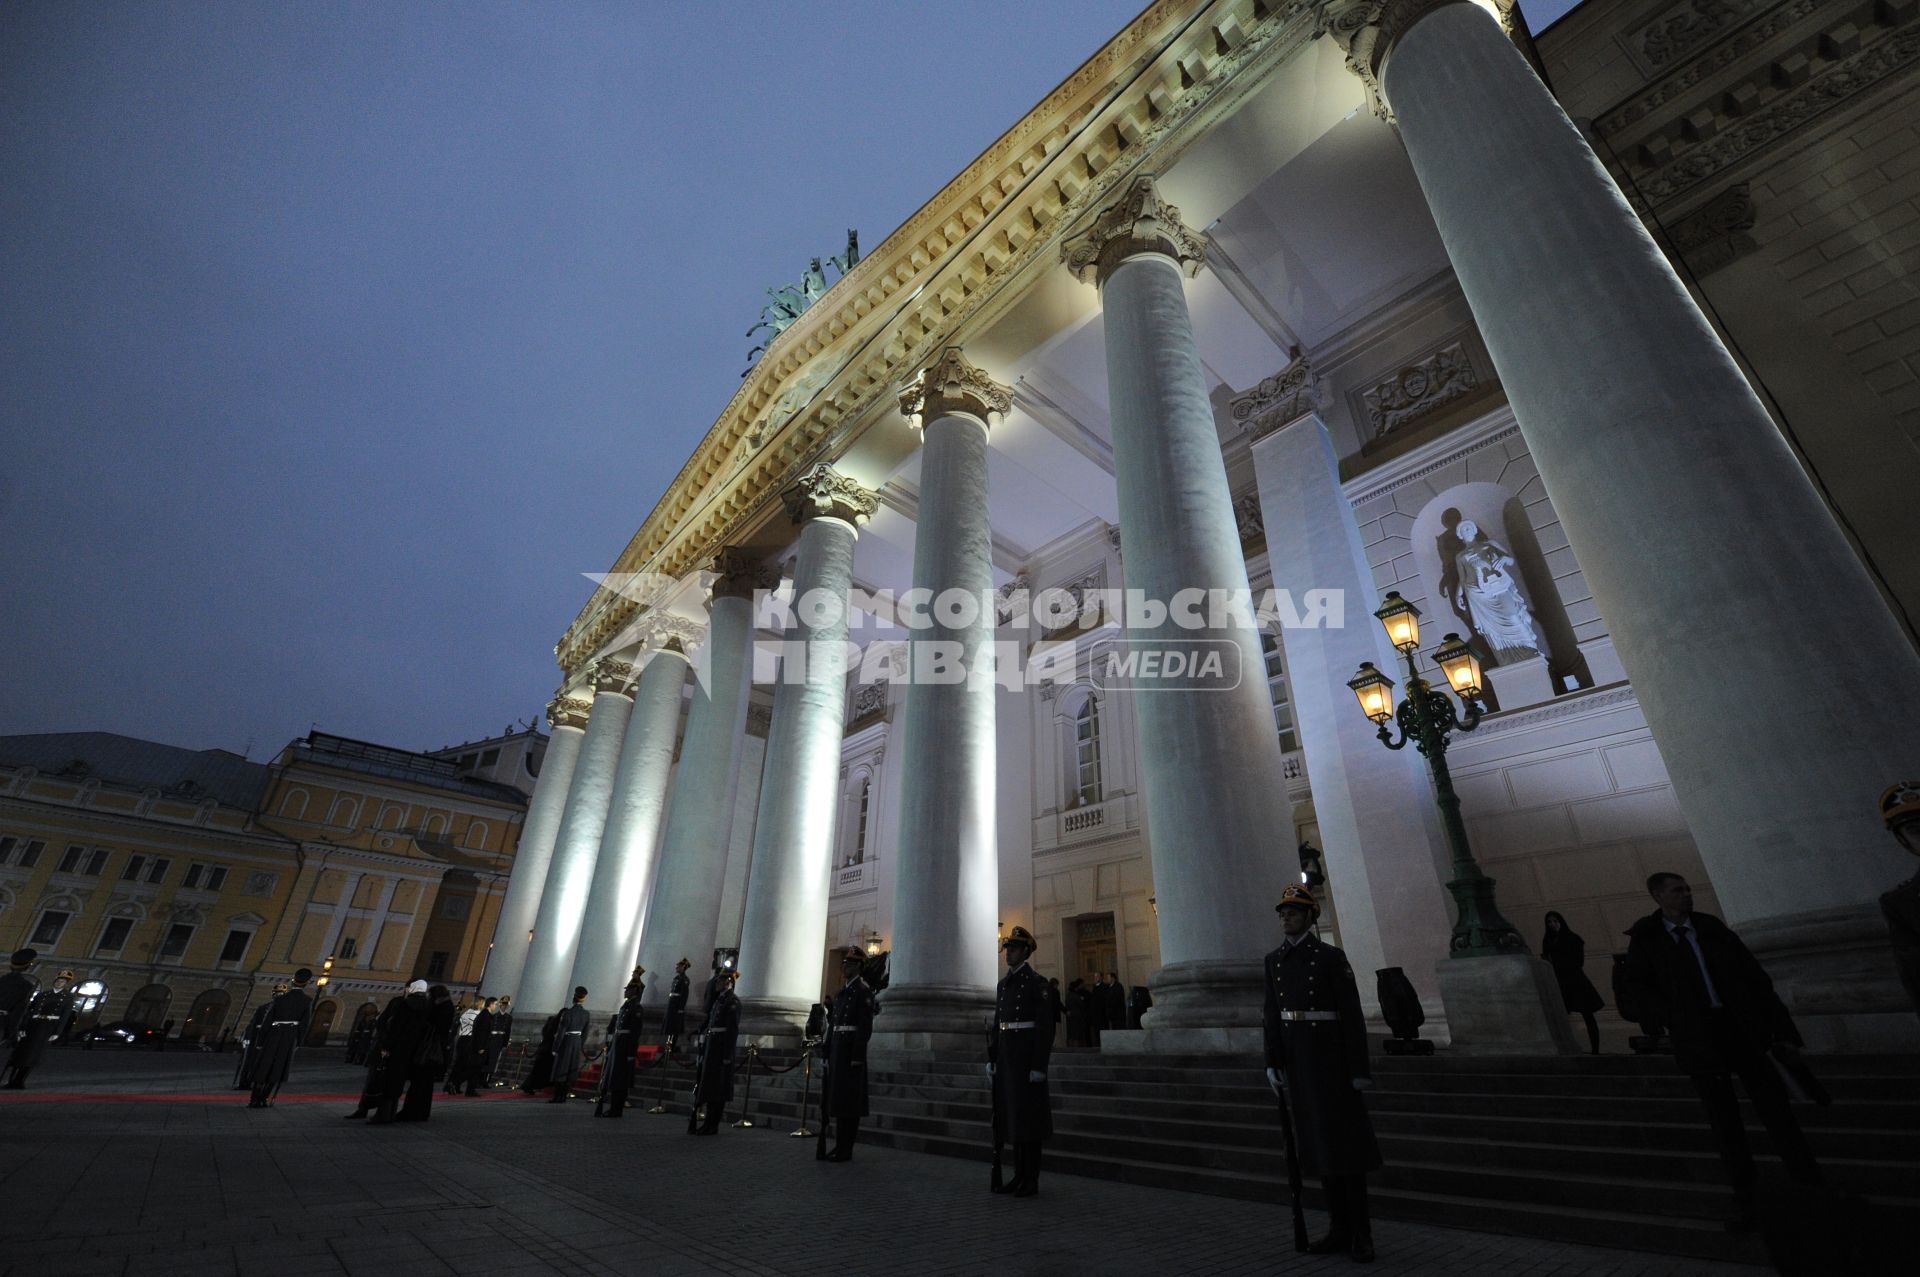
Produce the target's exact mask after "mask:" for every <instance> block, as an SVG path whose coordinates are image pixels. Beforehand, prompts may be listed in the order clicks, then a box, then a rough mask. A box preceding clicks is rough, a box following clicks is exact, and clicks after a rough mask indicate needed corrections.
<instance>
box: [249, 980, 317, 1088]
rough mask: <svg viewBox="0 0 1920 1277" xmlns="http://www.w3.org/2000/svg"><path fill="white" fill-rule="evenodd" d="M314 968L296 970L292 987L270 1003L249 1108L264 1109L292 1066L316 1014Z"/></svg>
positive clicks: (254, 1072) (254, 1073)
mask: <svg viewBox="0 0 1920 1277" xmlns="http://www.w3.org/2000/svg"><path fill="white" fill-rule="evenodd" d="M311 979H313V972H312V971H311V970H309V969H308V968H306V967H301V968H300V969H299V970H298V971H296V972H294V973H293V987H292V988H291V989H288V990H287V991H286V992H285V993H283V994H281V995H280V996H278V997H276V998H275V999H274V1000H273V1001H272V1002H270V1003H268V1004H267V1021H266V1026H265V1028H264V1030H263V1032H262V1036H261V1043H260V1060H259V1063H257V1064H255V1065H254V1069H253V1095H252V1096H251V1097H250V1098H249V1099H248V1100H247V1107H248V1108H250V1109H263V1108H265V1107H267V1101H268V1100H270V1099H271V1098H272V1097H273V1093H274V1092H275V1091H277V1090H279V1089H280V1084H281V1083H282V1082H284V1081H286V1080H287V1074H288V1073H290V1072H292V1070H293V1052H294V1049H295V1048H296V1047H298V1046H299V1045H300V1041H301V1039H302V1038H303V1037H305V1036H306V1032H307V1018H308V1017H309V1016H311V1015H312V1014H313V999H312V998H310V997H308V996H307V982H308V981H309V980H311Z"/></svg>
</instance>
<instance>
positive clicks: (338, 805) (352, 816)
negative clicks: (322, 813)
mask: <svg viewBox="0 0 1920 1277" xmlns="http://www.w3.org/2000/svg"><path fill="white" fill-rule="evenodd" d="M359 819H360V804H359V803H358V802H356V801H354V799H352V798H351V797H349V796H347V795H345V794H342V795H341V796H340V797H338V798H336V799H334V800H333V805H332V806H331V807H329V808H327V823H328V824H329V825H334V826H337V827H339V828H341V829H352V828H353V826H354V822H355V821H357V820H359Z"/></svg>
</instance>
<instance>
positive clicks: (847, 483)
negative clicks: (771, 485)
mask: <svg viewBox="0 0 1920 1277" xmlns="http://www.w3.org/2000/svg"><path fill="white" fill-rule="evenodd" d="M780 501H781V503H782V504H783V505H784V506H785V507H786V511H787V517H788V518H789V519H792V520H793V521H794V522H795V523H806V522H807V521H808V520H810V519H843V520H845V521H846V522H848V523H851V524H852V525H853V526H854V527H856V528H858V527H863V526H865V525H866V523H867V521H868V520H869V519H871V518H873V512H874V511H875V510H878V509H879V508H880V498H879V496H878V494H876V493H875V492H873V491H872V490H871V489H869V488H864V487H862V486H861V485H860V484H858V483H855V482H854V481H853V480H852V479H849V478H847V476H846V475H844V474H841V473H840V472H839V471H838V470H835V469H834V468H833V467H832V466H830V465H828V464H827V463H826V462H824V461H823V462H821V463H820V464H819V465H816V466H814V467H813V468H812V469H811V470H808V471H807V472H806V473H805V474H804V475H802V476H800V482H798V483H796V484H794V485H793V486H792V487H791V488H788V489H787V490H786V491H785V492H783V493H781V494H780Z"/></svg>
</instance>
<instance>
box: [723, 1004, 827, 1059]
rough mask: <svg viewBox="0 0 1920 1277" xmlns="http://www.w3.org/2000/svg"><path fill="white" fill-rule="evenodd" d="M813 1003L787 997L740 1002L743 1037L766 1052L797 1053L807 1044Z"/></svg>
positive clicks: (743, 1039)
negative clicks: (775, 1050) (808, 1017)
mask: <svg viewBox="0 0 1920 1277" xmlns="http://www.w3.org/2000/svg"><path fill="white" fill-rule="evenodd" d="M812 1009H813V1004H812V1003H808V1004H806V1005H804V1006H803V1005H801V1004H799V1003H797V1002H794V1001H793V1000H791V999H788V998H742V999H740V1038H741V1040H742V1041H744V1042H748V1043H751V1044H752V1045H754V1046H757V1047H759V1048H760V1049H761V1050H763V1051H764V1050H766V1049H767V1048H768V1047H773V1048H775V1049H777V1050H792V1051H798V1050H799V1049H800V1047H801V1045H802V1044H803V1043H804V1042H805V1041H806V1036H807V1014H808V1012H810V1011H811V1010H812Z"/></svg>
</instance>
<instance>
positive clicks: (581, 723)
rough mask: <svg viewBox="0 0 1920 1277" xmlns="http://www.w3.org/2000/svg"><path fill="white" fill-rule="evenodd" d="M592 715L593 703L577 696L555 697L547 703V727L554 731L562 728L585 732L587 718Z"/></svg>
mask: <svg viewBox="0 0 1920 1277" xmlns="http://www.w3.org/2000/svg"><path fill="white" fill-rule="evenodd" d="M592 713H593V702H592V701H589V700H582V699H581V698H580V697H577V696H556V697H554V698H553V699H552V700H551V701H548V702H547V726H548V727H551V728H553V729H554V730H555V731H558V730H560V729H561V728H562V727H573V728H578V729H579V730H580V731H583V732H584V731H586V730H587V716H588V715H590V714H592Z"/></svg>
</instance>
